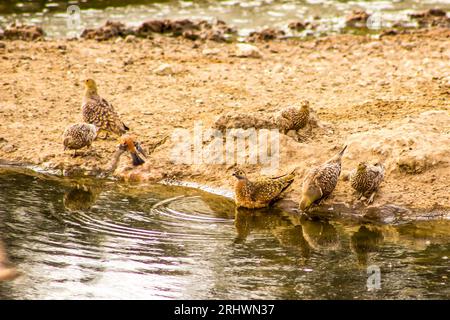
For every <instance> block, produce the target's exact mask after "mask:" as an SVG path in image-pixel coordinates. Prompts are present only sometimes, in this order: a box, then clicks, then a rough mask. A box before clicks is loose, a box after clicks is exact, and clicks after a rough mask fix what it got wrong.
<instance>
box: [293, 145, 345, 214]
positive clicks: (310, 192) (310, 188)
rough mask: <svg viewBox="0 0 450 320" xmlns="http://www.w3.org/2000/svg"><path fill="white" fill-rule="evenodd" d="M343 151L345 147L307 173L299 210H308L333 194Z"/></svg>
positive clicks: (339, 171) (339, 172)
mask: <svg viewBox="0 0 450 320" xmlns="http://www.w3.org/2000/svg"><path fill="white" fill-rule="evenodd" d="M345 149H347V146H345V147H344V148H343V149H342V150H341V151H340V152H339V153H338V154H336V155H335V156H334V157H332V158H331V159H329V160H328V161H327V162H325V163H324V164H322V165H320V166H318V167H315V168H312V169H311V170H310V171H309V172H308V174H307V175H306V177H305V179H304V180H303V185H302V198H301V200H300V209H301V210H303V211H304V210H306V209H308V208H309V207H310V206H311V205H312V204H313V203H316V202H319V201H321V200H323V199H325V198H327V197H328V196H329V195H330V194H331V193H332V192H333V190H334V188H335V187H336V184H337V182H338V179H339V175H340V174H341V159H342V155H343V154H344V151H345Z"/></svg>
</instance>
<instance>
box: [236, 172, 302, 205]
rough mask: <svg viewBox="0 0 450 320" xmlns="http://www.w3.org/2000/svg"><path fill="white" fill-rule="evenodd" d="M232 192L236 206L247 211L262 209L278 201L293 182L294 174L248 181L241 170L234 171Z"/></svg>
mask: <svg viewBox="0 0 450 320" xmlns="http://www.w3.org/2000/svg"><path fill="white" fill-rule="evenodd" d="M233 175H234V176H235V177H236V178H237V181H236V184H235V187H234V191H235V202H236V206H238V207H244V208H249V209H256V208H264V207H267V206H269V205H270V204H272V203H273V202H274V201H276V200H278V199H279V198H280V196H281V194H282V192H283V191H285V190H286V189H287V188H288V187H289V186H290V185H291V184H292V182H293V181H294V172H291V173H289V174H286V175H283V176H280V177H273V178H271V177H265V176H262V177H259V178H258V179H256V180H254V181H250V180H249V179H248V178H247V176H246V175H245V173H244V172H243V171H242V170H239V169H238V170H236V171H235V172H234V173H233Z"/></svg>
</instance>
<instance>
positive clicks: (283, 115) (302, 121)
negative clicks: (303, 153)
mask: <svg viewBox="0 0 450 320" xmlns="http://www.w3.org/2000/svg"><path fill="white" fill-rule="evenodd" d="M309 114H310V109H309V101H308V100H303V101H302V102H301V106H300V107H289V108H286V109H283V110H282V111H281V112H280V114H279V116H278V117H277V119H276V122H277V124H278V126H279V128H280V129H281V130H282V131H283V132H284V133H286V132H288V131H289V130H295V131H297V130H299V129H301V128H303V127H305V126H306V125H307V124H308V123H309Z"/></svg>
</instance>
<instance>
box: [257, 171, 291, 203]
mask: <svg viewBox="0 0 450 320" xmlns="http://www.w3.org/2000/svg"><path fill="white" fill-rule="evenodd" d="M292 181H293V180H291V181H285V180H284V179H278V180H274V179H270V178H266V177H263V178H260V179H258V180H256V181H255V182H254V183H253V186H254V188H253V192H252V198H253V199H254V200H255V201H264V202H269V201H272V200H273V199H275V198H277V197H278V196H279V195H280V194H281V193H282V192H283V191H284V190H285V189H286V188H287V187H289V185H290V184H291V183H292Z"/></svg>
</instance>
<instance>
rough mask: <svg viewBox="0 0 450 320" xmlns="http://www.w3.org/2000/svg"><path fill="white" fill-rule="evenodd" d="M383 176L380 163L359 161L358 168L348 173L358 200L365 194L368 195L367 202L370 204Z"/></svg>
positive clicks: (382, 168) (382, 167)
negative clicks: (357, 194) (371, 163)
mask: <svg viewBox="0 0 450 320" xmlns="http://www.w3.org/2000/svg"><path fill="white" fill-rule="evenodd" d="M383 178H384V166H383V165H382V164H380V163H376V164H375V165H370V164H367V163H365V162H360V163H359V165H358V168H357V169H355V170H353V171H352V172H351V174H350V185H351V186H352V188H353V189H355V190H356V191H357V192H358V193H359V197H358V200H359V199H361V197H362V196H366V197H368V200H367V204H371V203H372V202H373V198H374V197H375V193H376V192H377V190H378V187H379V186H380V184H381V182H382V181H383Z"/></svg>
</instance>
